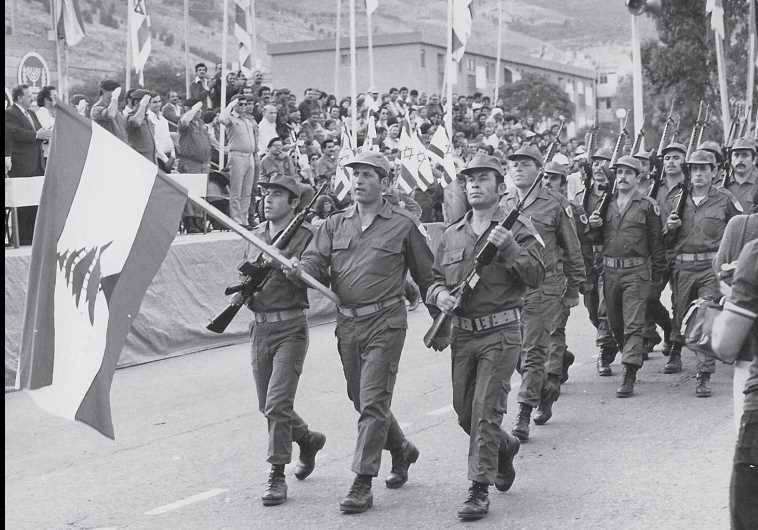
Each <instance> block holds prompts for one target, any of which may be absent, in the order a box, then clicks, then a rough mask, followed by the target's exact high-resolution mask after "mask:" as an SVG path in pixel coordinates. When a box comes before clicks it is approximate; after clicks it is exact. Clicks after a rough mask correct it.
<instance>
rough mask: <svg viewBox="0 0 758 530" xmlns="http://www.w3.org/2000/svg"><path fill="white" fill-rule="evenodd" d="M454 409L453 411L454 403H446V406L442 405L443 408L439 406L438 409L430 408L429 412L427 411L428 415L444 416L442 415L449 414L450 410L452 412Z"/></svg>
mask: <svg viewBox="0 0 758 530" xmlns="http://www.w3.org/2000/svg"><path fill="white" fill-rule="evenodd" d="M452 411H453V406H452V405H445V406H444V407H441V408H438V409H434V410H430V411H429V412H427V413H426V415H427V416H442V415H444V414H447V413H448V412H452Z"/></svg>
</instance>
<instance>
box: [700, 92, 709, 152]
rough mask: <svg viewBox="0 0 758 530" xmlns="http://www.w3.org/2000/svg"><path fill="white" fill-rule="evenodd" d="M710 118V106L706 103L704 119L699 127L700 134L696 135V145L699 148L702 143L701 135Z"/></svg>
mask: <svg viewBox="0 0 758 530" xmlns="http://www.w3.org/2000/svg"><path fill="white" fill-rule="evenodd" d="M710 118H711V104H710V103H708V104H707V105H706V106H705V119H703V123H702V125H701V127H700V134H698V137H697V145H698V146H700V144H702V143H703V133H704V132H705V128H706V127H707V126H708V120H710Z"/></svg>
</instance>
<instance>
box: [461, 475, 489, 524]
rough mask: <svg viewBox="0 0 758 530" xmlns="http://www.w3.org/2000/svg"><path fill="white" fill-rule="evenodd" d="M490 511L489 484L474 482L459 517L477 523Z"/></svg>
mask: <svg viewBox="0 0 758 530" xmlns="http://www.w3.org/2000/svg"><path fill="white" fill-rule="evenodd" d="M489 511H490V499H489V484H485V483H484V482H476V481H474V482H472V483H471V487H470V488H469V489H468V498H467V499H466V500H465V501H464V503H463V505H462V506H461V507H460V508H459V509H458V517H459V518H460V519H461V520H463V521H476V520H477V519H481V518H482V517H484V516H485V515H487V512H489Z"/></svg>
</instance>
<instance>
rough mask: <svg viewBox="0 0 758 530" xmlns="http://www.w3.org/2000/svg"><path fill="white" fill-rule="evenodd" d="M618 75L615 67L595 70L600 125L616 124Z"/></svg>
mask: <svg viewBox="0 0 758 530" xmlns="http://www.w3.org/2000/svg"><path fill="white" fill-rule="evenodd" d="M619 80H620V78H619V74H618V72H617V71H616V68H615V67H603V66H601V67H599V68H598V70H597V114H598V122H600V123H616V122H617V121H618V120H617V118H616V92H617V91H618V85H619Z"/></svg>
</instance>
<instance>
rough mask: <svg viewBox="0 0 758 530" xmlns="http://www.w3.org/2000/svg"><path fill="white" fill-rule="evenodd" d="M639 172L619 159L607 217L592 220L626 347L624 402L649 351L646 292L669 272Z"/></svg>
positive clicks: (611, 315)
mask: <svg viewBox="0 0 758 530" xmlns="http://www.w3.org/2000/svg"><path fill="white" fill-rule="evenodd" d="M641 169H642V168H641V167H640V162H639V160H637V159H636V158H633V157H631V156H622V157H621V158H619V159H618V161H617V162H616V167H615V172H616V180H615V187H616V190H617V193H616V195H615V196H614V197H612V198H611V202H610V204H609V206H608V211H607V213H606V216H605V219H603V217H601V216H600V215H599V214H598V213H597V212H593V214H592V215H591V216H590V218H589V222H590V226H591V227H592V228H593V229H595V230H597V231H598V232H599V233H600V234H601V235H602V239H601V241H602V242H603V269H604V277H603V289H604V293H605V304H606V308H607V312H608V323H609V324H610V326H611V330H612V331H613V335H614V337H615V339H616V342H617V343H618V345H619V346H620V347H621V349H622V359H621V360H622V362H623V364H624V381H623V383H622V384H621V386H620V387H619V388H618V390H616V396H617V397H620V398H625V397H630V396H632V395H633V393H634V383H635V381H636V374H637V370H639V368H640V367H641V366H642V362H643V355H644V353H645V351H644V350H645V347H644V343H643V341H644V339H643V333H644V329H645V307H646V304H647V297H648V289H649V288H650V282H651V281H652V282H657V281H660V277H661V276H662V275H663V274H664V273H665V271H666V261H665V254H664V250H663V242H662V241H661V219H660V210H659V209H658V205H657V204H656V203H655V201H654V200H653V199H651V198H649V197H648V196H647V195H642V194H641V193H640V192H639V190H638V189H637V186H638V181H639V174H640V171H641ZM609 193H610V190H609Z"/></svg>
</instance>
